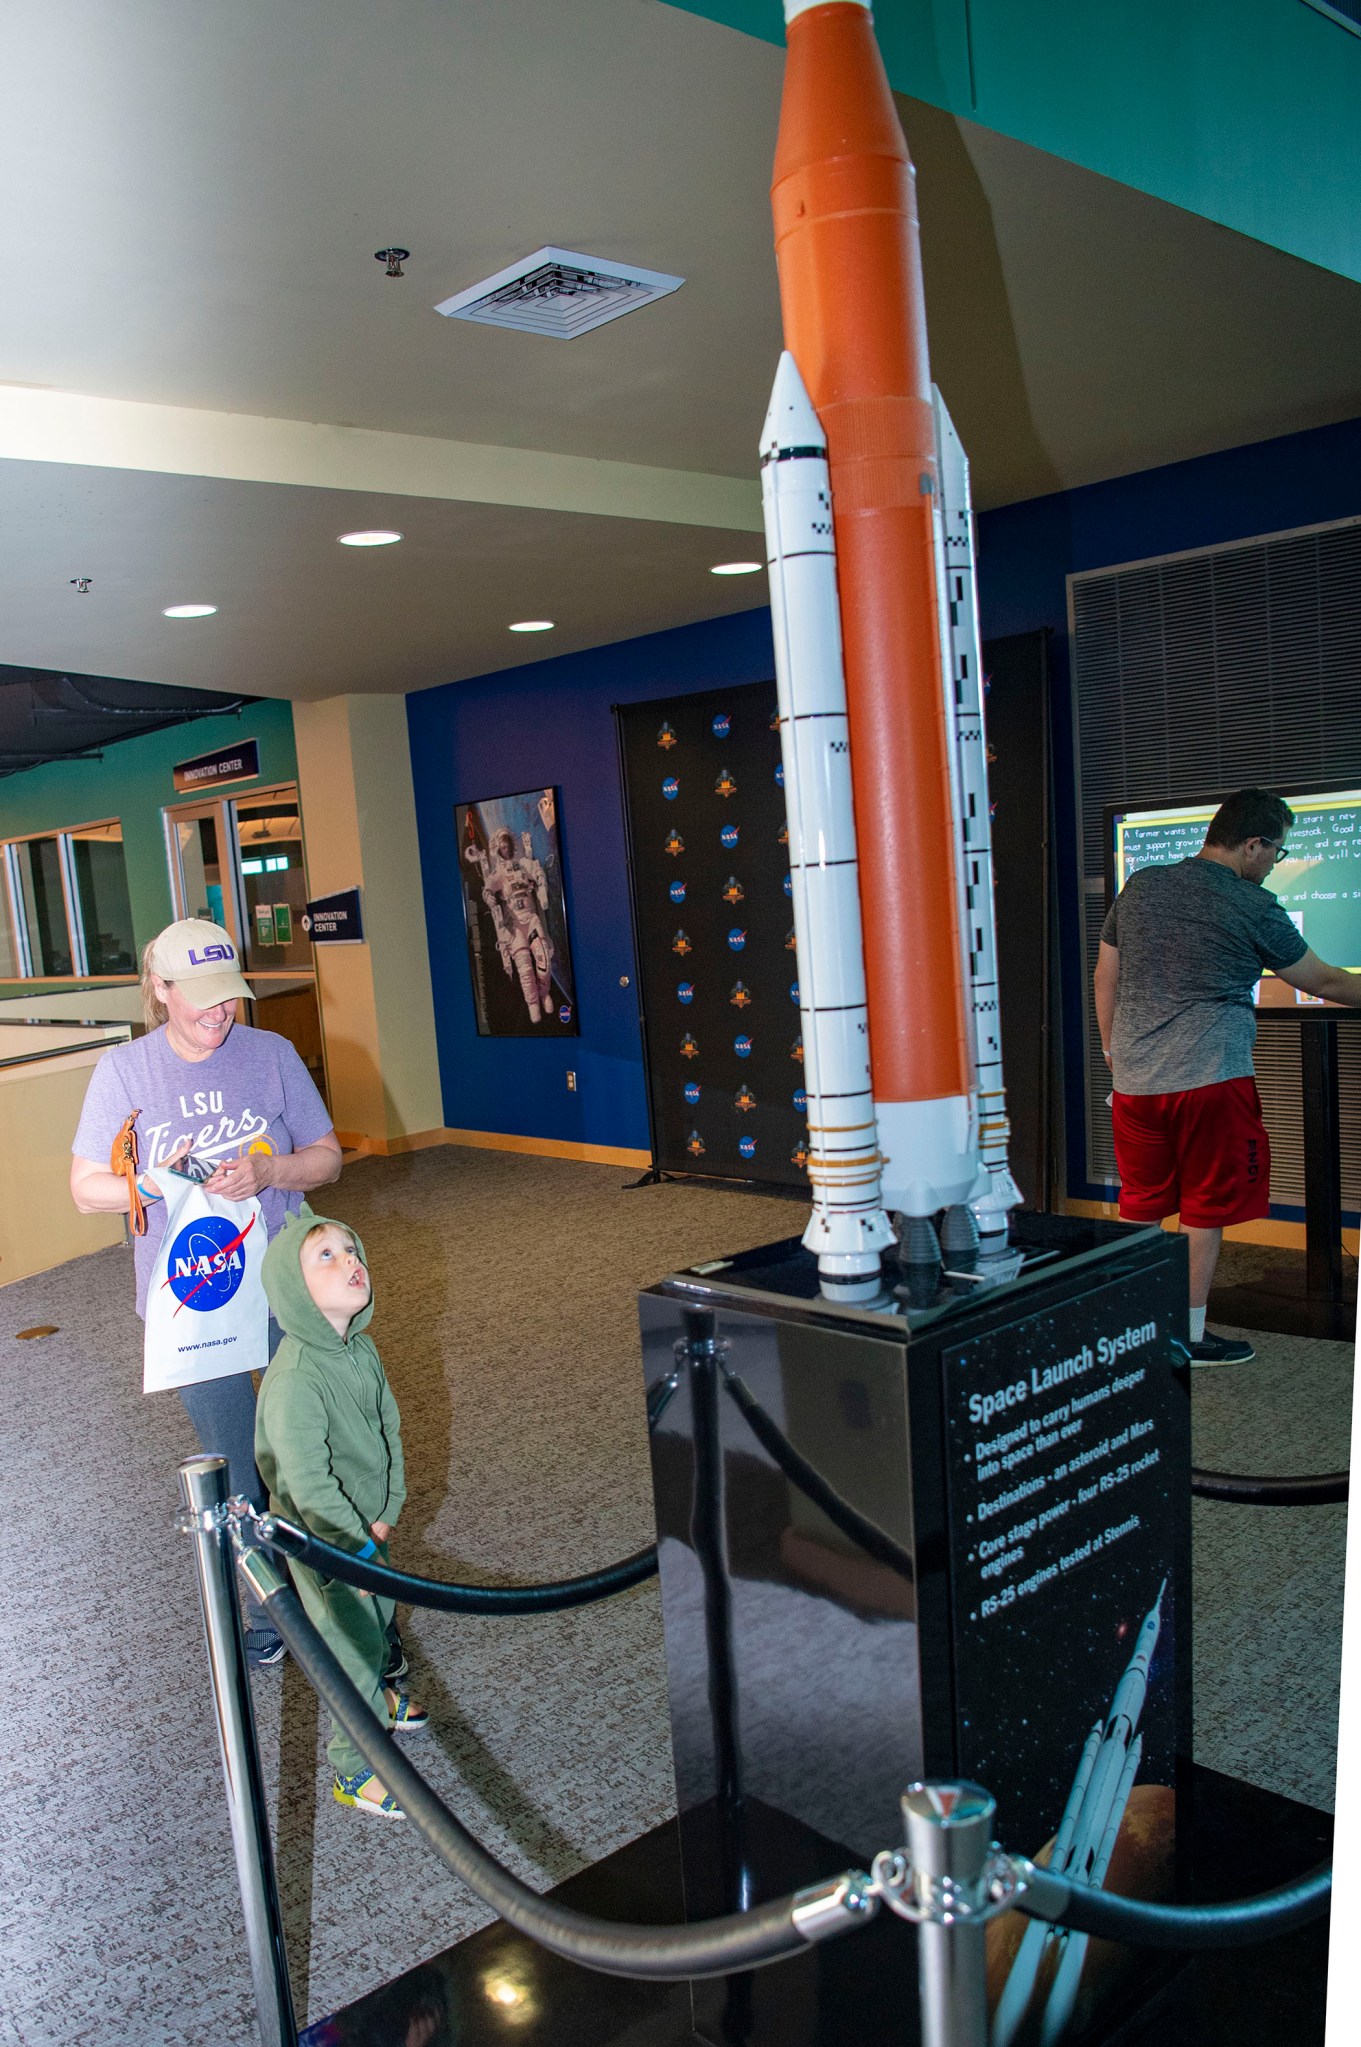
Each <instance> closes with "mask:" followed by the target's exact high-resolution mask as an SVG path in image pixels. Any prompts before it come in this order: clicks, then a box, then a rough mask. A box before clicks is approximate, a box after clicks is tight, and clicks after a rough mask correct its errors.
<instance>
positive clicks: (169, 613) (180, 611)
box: [161, 604, 217, 618]
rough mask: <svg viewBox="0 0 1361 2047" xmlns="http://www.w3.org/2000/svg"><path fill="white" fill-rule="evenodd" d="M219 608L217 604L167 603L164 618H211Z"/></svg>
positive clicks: (163, 613)
mask: <svg viewBox="0 0 1361 2047" xmlns="http://www.w3.org/2000/svg"><path fill="white" fill-rule="evenodd" d="M216 610H217V606H216V605H215V604H167V605H166V606H165V608H164V610H163V611H162V613H161V616H162V618H211V617H212V615H213V613H214V612H215V611H216Z"/></svg>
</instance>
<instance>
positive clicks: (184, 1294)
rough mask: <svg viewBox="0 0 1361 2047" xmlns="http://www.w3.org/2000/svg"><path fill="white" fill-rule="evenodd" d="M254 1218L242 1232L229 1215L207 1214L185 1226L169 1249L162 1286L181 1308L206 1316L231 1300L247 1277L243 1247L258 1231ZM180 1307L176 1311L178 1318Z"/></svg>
mask: <svg viewBox="0 0 1361 2047" xmlns="http://www.w3.org/2000/svg"><path fill="white" fill-rule="evenodd" d="M255 1222H256V1218H255V1217H254V1216H252V1217H251V1219H250V1221H249V1222H248V1223H247V1224H246V1227H245V1229H244V1230H239V1229H238V1228H237V1226H236V1224H235V1223H234V1222H233V1221H232V1220H231V1218H230V1217H229V1216H225V1215H204V1216H200V1217H199V1218H198V1219H197V1221H195V1222H191V1223H186V1224H185V1226H184V1228H183V1229H182V1230H181V1231H180V1233H179V1235H178V1237H176V1239H175V1241H174V1243H173V1244H172V1245H171V1246H170V1256H169V1259H168V1260H167V1263H166V1276H165V1279H164V1281H163V1282H162V1284H163V1285H165V1286H168V1287H169V1289H170V1291H171V1293H172V1294H173V1295H174V1296H175V1299H176V1300H177V1301H178V1302H179V1304H180V1308H192V1309H193V1310H194V1313H195V1314H196V1315H205V1314H208V1313H210V1312H211V1310H212V1309H214V1308H221V1307H223V1306H225V1304H226V1303H227V1302H228V1301H229V1300H231V1298H232V1296H233V1294H234V1293H235V1292H236V1290H237V1288H238V1287H239V1286H240V1284H241V1281H242V1279H243V1278H244V1277H245V1271H246V1260H245V1257H244V1255H243V1253H242V1250H241V1246H242V1244H243V1243H244V1242H245V1240H246V1238H247V1237H248V1236H249V1235H250V1233H251V1231H252V1230H253V1229H254V1228H255ZM180 1308H176V1310H175V1313H176V1314H177V1315H178V1314H179V1312H180Z"/></svg>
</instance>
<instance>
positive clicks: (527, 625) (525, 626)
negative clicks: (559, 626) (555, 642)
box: [510, 618, 557, 633]
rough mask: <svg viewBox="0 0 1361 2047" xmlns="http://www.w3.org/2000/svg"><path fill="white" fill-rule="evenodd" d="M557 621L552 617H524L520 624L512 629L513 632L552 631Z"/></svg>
mask: <svg viewBox="0 0 1361 2047" xmlns="http://www.w3.org/2000/svg"><path fill="white" fill-rule="evenodd" d="M556 623H557V621H556V620H555V619H551V618H522V619H521V620H520V622H519V624H518V625H513V626H512V627H511V628H510V630H511V631H512V632H513V633H551V632H552V630H553V627H554V625H555V624H556Z"/></svg>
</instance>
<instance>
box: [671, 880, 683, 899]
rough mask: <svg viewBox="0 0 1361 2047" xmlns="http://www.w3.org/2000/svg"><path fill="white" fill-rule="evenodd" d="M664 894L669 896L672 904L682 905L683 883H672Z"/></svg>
mask: <svg viewBox="0 0 1361 2047" xmlns="http://www.w3.org/2000/svg"><path fill="white" fill-rule="evenodd" d="M666 893H667V894H668V895H669V896H670V898H671V900H672V902H673V903H683V902H684V901H685V883H684V882H683V881H673V882H672V884H671V886H670V888H669V889H668V890H667V892H666Z"/></svg>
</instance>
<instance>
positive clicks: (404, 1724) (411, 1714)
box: [383, 1685, 430, 1734]
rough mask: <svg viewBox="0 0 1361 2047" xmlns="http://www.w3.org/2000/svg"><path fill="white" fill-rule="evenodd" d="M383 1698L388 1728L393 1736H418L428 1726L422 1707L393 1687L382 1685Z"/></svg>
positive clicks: (427, 1717)
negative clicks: (385, 1705)
mask: <svg viewBox="0 0 1361 2047" xmlns="http://www.w3.org/2000/svg"><path fill="white" fill-rule="evenodd" d="M383 1697H384V1698H385V1699H386V1700H387V1709H388V1726H389V1727H390V1728H391V1729H392V1731H393V1733H394V1734H418V1733H419V1732H420V1730H421V1729H422V1728H423V1727H428V1726H429V1725H430V1715H429V1714H428V1713H427V1712H426V1710H425V1708H424V1706H418V1705H417V1704H416V1702H415V1700H414V1699H409V1698H408V1697H407V1695H406V1693H405V1692H399V1691H398V1690H397V1688H396V1686H395V1685H384V1687H383Z"/></svg>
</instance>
